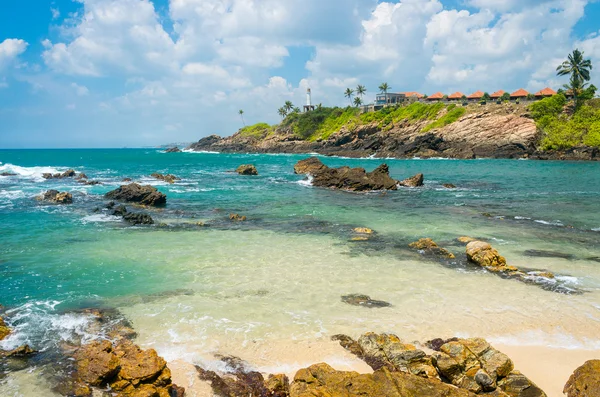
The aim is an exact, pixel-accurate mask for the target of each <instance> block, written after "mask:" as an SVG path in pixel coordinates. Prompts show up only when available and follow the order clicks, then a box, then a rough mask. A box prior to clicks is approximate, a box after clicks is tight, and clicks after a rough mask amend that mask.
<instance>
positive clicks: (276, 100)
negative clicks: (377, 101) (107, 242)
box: [0, 0, 600, 148]
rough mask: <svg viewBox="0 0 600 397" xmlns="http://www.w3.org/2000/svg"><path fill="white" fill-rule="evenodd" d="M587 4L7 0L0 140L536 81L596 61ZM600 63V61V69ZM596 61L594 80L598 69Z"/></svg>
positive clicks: (33, 141) (591, 8) (142, 139)
mask: <svg viewBox="0 0 600 397" xmlns="http://www.w3.org/2000/svg"><path fill="white" fill-rule="evenodd" d="M599 20H600V3H599V2H597V1H592V0H402V1H389V2H386V1H376V0H328V1H322V0H286V1H281V0H154V1H151V0H78V1H71V0H51V1H45V0H20V1H18V2H17V1H10V2H4V4H1V5H0V148H13V147H14V148H19V147H122V146H129V147H131V146H144V145H155V144H161V143H168V142H190V141H194V140H197V139H199V138H201V137H203V136H206V135H210V134H215V133H216V134H220V135H229V134H231V133H233V132H235V131H236V130H237V129H238V128H239V127H240V126H241V120H240V118H239V116H238V114H237V111H238V110H239V109H243V110H244V112H245V119H246V121H247V122H249V123H254V122H258V121H266V122H269V123H276V122H277V121H278V115H277V108H278V107H279V106H281V104H282V103H283V102H284V101H286V100H291V101H293V102H294V103H295V104H297V105H301V104H303V102H304V97H305V92H306V88H308V87H310V88H311V89H312V91H313V96H314V101H315V102H316V103H323V104H324V105H330V106H332V105H345V104H346V99H345V98H344V97H343V91H344V90H345V88H346V87H355V86H356V85H357V84H364V85H366V86H367V89H368V96H369V97H372V96H374V94H376V91H377V88H376V87H377V86H378V85H379V84H380V83H381V82H384V81H385V82H388V83H389V85H390V86H391V87H392V90H393V91H413V90H416V91H421V92H424V93H426V94H431V93H434V92H437V91H442V92H444V93H450V92H454V91H461V92H464V93H466V94H469V93H471V92H473V91H476V90H479V89H481V90H484V91H489V92H492V91H496V90H498V89H504V90H507V91H509V90H516V89H518V88H521V87H523V88H525V89H528V90H530V91H534V90H539V89H541V88H544V87H546V86H551V87H553V88H555V89H556V88H559V87H560V86H561V84H562V83H563V82H564V80H563V79H558V78H557V77H556V76H555V72H554V69H555V68H556V65H557V64H559V63H560V62H561V61H562V60H563V59H564V58H565V56H566V54H567V53H568V52H570V51H571V50H572V49H574V48H580V49H582V50H584V51H585V53H586V56H587V57H589V58H591V59H592V61H593V62H594V64H595V65H600V36H599V30H600V23H598V22H597V21H599ZM598 67H599V68H600V66H598ZM597 73H599V72H594V73H593V82H595V83H596V85H597V86H598V85H599V84H600V81H598V80H600V79H598V78H597Z"/></svg>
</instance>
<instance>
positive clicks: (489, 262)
mask: <svg viewBox="0 0 600 397" xmlns="http://www.w3.org/2000/svg"><path fill="white" fill-rule="evenodd" d="M466 252H467V259H468V260H469V261H470V262H473V263H475V264H477V265H479V266H481V267H485V268H486V269H488V270H489V271H492V272H507V271H517V268H515V267H512V266H508V265H507V264H506V259H505V258H504V257H503V256H501V255H500V254H499V253H498V251H496V250H495V249H494V248H492V246H491V245H490V244H489V243H486V242H484V241H471V242H470V243H469V244H467V249H466Z"/></svg>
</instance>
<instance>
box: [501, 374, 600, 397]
mask: <svg viewBox="0 0 600 397" xmlns="http://www.w3.org/2000/svg"><path fill="white" fill-rule="evenodd" d="M498 389H499V390H502V391H503V392H504V393H505V394H506V395H508V396H509V397H547V396H546V393H544V391H543V390H542V389H540V388H539V387H538V386H537V385H536V384H535V383H533V382H532V381H530V380H529V379H527V377H526V376H525V375H523V374H522V373H520V372H519V371H511V373H510V374H508V376H506V377H505V378H504V379H502V380H500V381H498ZM595 395H596V396H598V395H600V394H595ZM586 396H589V394H586ZM569 397H572V396H569Z"/></svg>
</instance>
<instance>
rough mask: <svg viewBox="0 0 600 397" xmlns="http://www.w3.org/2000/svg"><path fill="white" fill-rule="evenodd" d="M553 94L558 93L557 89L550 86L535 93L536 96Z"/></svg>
mask: <svg viewBox="0 0 600 397" xmlns="http://www.w3.org/2000/svg"><path fill="white" fill-rule="evenodd" d="M552 95H556V91H554V90H553V89H552V88H550V87H546V88H544V89H543V90H540V91H538V92H536V93H535V96H552Z"/></svg>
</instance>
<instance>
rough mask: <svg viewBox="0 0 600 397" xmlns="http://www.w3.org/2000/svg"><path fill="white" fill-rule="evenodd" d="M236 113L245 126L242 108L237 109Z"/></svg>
mask: <svg viewBox="0 0 600 397" xmlns="http://www.w3.org/2000/svg"><path fill="white" fill-rule="evenodd" d="M238 114H239V115H240V117H241V118H242V124H244V127H245V126H246V122H245V121H244V111H243V110H242V109H240V110H238Z"/></svg>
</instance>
